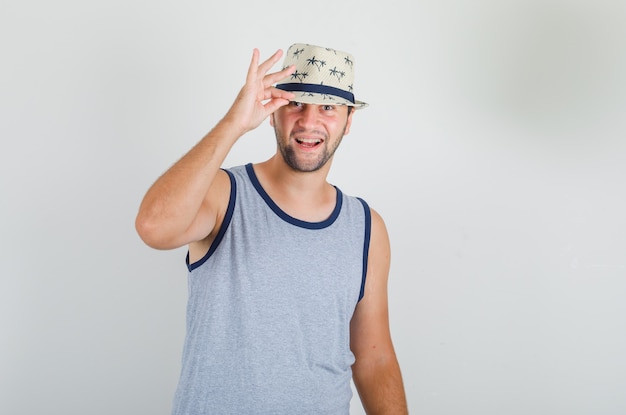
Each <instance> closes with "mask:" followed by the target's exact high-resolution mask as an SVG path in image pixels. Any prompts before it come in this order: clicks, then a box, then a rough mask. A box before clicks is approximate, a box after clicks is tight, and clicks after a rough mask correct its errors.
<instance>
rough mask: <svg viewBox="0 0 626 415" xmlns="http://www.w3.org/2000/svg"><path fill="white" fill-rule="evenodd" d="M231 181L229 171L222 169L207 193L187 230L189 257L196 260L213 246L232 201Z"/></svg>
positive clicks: (192, 260)
mask: <svg viewBox="0 0 626 415" xmlns="http://www.w3.org/2000/svg"><path fill="white" fill-rule="evenodd" d="M231 186H232V184H231V181H230V177H229V176H228V173H226V172H225V171H223V170H220V171H219V172H218V174H217V176H216V178H215V181H214V182H213V184H212V185H211V188H210V189H209V192H208V193H207V195H206V197H205V199H204V201H203V202H202V206H201V207H200V210H199V211H198V215H197V216H196V217H195V219H194V220H193V222H192V223H191V226H190V227H189V229H188V232H186V234H185V235H184V236H185V240H186V242H184V243H183V244H182V245H184V244H188V245H189V259H190V261H191V262H194V261H195V259H199V258H201V257H202V256H204V254H205V253H206V251H207V250H208V249H209V247H210V246H211V243H212V242H213V240H214V239H215V236H216V235H217V233H218V232H219V230H220V228H221V226H222V222H223V220H224V217H225V216H226V211H227V209H228V203H229V201H230V197H231V195H230V190H231Z"/></svg>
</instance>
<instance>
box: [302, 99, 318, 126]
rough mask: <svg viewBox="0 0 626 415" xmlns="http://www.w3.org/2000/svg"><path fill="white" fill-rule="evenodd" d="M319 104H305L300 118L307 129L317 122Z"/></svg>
mask: <svg viewBox="0 0 626 415" xmlns="http://www.w3.org/2000/svg"><path fill="white" fill-rule="evenodd" d="M317 115H318V113H317V105H311V104H304V105H303V108H302V111H301V112H300V119H299V120H298V122H299V124H300V126H302V127H303V128H305V129H309V128H313V127H315V125H316V124H317Z"/></svg>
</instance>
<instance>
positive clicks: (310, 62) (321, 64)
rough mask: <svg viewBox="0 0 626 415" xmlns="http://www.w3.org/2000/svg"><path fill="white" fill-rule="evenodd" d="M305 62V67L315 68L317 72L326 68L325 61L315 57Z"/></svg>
mask: <svg viewBox="0 0 626 415" xmlns="http://www.w3.org/2000/svg"><path fill="white" fill-rule="evenodd" d="M306 61H307V66H309V65H312V66H315V67H316V68H317V70H318V71H321V70H322V67H324V66H326V61H322V60H319V59H316V58H315V56H313V57H311V58H309V59H307V60H306Z"/></svg>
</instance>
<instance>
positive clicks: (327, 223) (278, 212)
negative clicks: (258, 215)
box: [246, 163, 343, 229]
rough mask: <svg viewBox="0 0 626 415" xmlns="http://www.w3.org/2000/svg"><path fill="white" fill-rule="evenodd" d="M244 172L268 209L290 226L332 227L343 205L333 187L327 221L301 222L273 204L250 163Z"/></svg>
mask: <svg viewBox="0 0 626 415" xmlns="http://www.w3.org/2000/svg"><path fill="white" fill-rule="evenodd" d="M246 172H247V173H248V177H249V178H250V181H251V182H252V185H253V186H254V188H255V189H256V191H257V192H258V193H259V195H260V196H261V197H262V198H263V200H264V201H265V203H267V205H268V206H269V207H270V209H272V211H274V213H276V215H278V217H280V218H281V219H282V220H284V221H285V222H287V223H290V224H292V225H295V226H299V227H301V228H305V229H324V228H327V227H329V226H330V225H332V224H333V223H334V222H335V220H337V218H338V217H339V212H341V205H342V204H343V193H341V190H339V188H338V187H337V186H333V187H334V188H335V190H336V191H337V202H336V203H335V209H333V212H332V213H331V214H330V216H329V217H328V219H326V220H323V221H321V222H307V221H303V220H300V219H296V218H294V217H293V216H290V215H289V214H287V213H286V212H285V211H283V210H282V209H281V208H280V207H278V205H277V204H276V203H274V201H273V200H272V199H271V198H270V196H269V195H268V194H267V192H266V191H265V189H263V186H261V183H260V182H259V179H258V178H257V176H256V173H255V172H254V167H253V166H252V163H248V164H246Z"/></svg>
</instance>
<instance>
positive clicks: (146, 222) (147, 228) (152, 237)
mask: <svg viewBox="0 0 626 415" xmlns="http://www.w3.org/2000/svg"><path fill="white" fill-rule="evenodd" d="M161 229H162V227H161V226H160V225H159V224H158V223H157V222H156V221H154V220H152V219H150V218H149V217H147V215H145V214H143V213H142V212H139V214H138V215H137V217H136V218H135V230H136V231H137V234H138V235H139V237H140V238H141V240H142V241H143V242H144V243H145V244H146V245H148V246H149V247H150V248H154V249H169V247H168V246H167V244H166V243H165V241H164V239H163V235H162V233H161V232H160V230H161Z"/></svg>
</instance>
